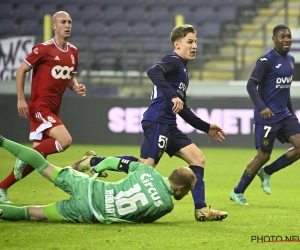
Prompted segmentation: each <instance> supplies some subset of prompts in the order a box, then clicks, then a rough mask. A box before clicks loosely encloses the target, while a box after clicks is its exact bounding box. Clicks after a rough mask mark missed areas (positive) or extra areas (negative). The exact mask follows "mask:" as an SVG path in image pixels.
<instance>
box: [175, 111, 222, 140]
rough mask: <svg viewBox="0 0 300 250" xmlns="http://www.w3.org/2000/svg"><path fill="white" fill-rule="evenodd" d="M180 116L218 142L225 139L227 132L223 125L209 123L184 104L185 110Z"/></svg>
mask: <svg viewBox="0 0 300 250" xmlns="http://www.w3.org/2000/svg"><path fill="white" fill-rule="evenodd" d="M179 115H180V117H181V118H182V119H183V120H185V121H186V122H187V123H188V124H190V125H191V126H192V127H194V128H195V129H198V130H201V131H203V132H205V133H207V134H208V135H210V136H211V137H212V138H213V139H215V140H216V141H218V142H222V141H223V140H224V139H225V137H224V136H225V135H226V133H225V132H224V131H223V129H222V128H221V127H219V126H218V125H216V124H209V123H207V122H205V121H203V120H202V119H200V118H199V117H198V116H196V115H195V113H194V112H193V111H192V110H191V109H190V108H189V107H188V106H187V105H184V107H183V110H182V111H181V112H180V113H179Z"/></svg>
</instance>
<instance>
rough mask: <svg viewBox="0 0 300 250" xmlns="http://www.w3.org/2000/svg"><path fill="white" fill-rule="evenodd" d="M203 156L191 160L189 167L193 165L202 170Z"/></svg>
mask: <svg viewBox="0 0 300 250" xmlns="http://www.w3.org/2000/svg"><path fill="white" fill-rule="evenodd" d="M205 162H206V159H205V156H204V155H203V154H201V155H199V156H197V157H195V158H193V160H192V161H191V162H190V163H189V164H190V165H194V166H201V167H203V168H204V166H205Z"/></svg>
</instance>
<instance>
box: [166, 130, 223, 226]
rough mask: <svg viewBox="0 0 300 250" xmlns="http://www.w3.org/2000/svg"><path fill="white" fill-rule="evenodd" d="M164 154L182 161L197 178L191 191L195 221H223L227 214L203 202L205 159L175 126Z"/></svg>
mask: <svg viewBox="0 0 300 250" xmlns="http://www.w3.org/2000/svg"><path fill="white" fill-rule="evenodd" d="M171 127H172V129H171V131H170V135H169V141H168V145H167V149H166V152H167V153H168V155H169V156H170V157H172V156H173V155H175V156H177V157H179V158H181V159H183V160H184V161H185V162H187V163H188V164H189V167H190V169H191V170H192V171H193V172H194V174H195V175H196V177H197V182H196V184H195V186H194V188H193V189H192V191H191V192H192V196H193V200H194V207H195V219H196V220H198V221H206V220H223V219H225V218H226V217H227V215H228V214H227V212H222V211H218V210H214V209H211V207H210V206H207V204H206V201H205V183H204V167H205V157H204V155H203V153H202V151H201V150H200V149H199V148H198V147H197V146H196V145H195V144H194V143H193V142H192V141H191V140H190V139H189V138H188V137H187V136H186V135H185V134H183V133H182V132H181V131H180V130H179V129H178V128H177V126H171Z"/></svg>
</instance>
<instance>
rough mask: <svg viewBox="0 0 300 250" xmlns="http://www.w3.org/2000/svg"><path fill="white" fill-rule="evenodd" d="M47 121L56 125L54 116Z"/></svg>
mask: <svg viewBox="0 0 300 250" xmlns="http://www.w3.org/2000/svg"><path fill="white" fill-rule="evenodd" d="M47 120H48V121H49V122H51V123H56V120H55V119H54V118H53V117H52V116H50V115H49V116H47Z"/></svg>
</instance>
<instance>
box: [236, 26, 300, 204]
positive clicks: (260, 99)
mask: <svg viewBox="0 0 300 250" xmlns="http://www.w3.org/2000/svg"><path fill="white" fill-rule="evenodd" d="M272 39H273V42H274V45H275V46H274V48H273V49H271V50H269V51H267V52H266V53H265V54H264V55H263V56H262V57H261V58H259V59H258V60H257V62H256V66H255V68H254V69H253V71H252V73H251V76H250V79H249V81H248V83H247V90H248V93H249V95H250V97H251V100H252V102H253V104H254V106H255V107H254V123H255V146H256V149H257V155H256V156H255V157H254V158H253V159H252V160H251V161H250V162H249V163H248V165H247V168H246V170H245V171H244V173H243V175H242V177H241V180H240V182H239V183H238V185H237V186H236V187H235V188H234V190H232V192H231V194H230V199H231V200H233V201H235V202H236V203H238V204H241V205H249V204H248V203H247V201H246V199H245V197H244V192H245V190H246V189H247V187H248V186H249V185H250V183H251V182H252V180H253V179H254V177H255V175H256V174H257V175H258V176H259V178H260V179H261V181H262V188H263V190H264V192H265V193H267V194H270V193H271V190H270V177H271V175H272V174H273V173H275V172H277V171H279V170H281V169H283V168H285V167H287V166H288V165H291V164H292V163H293V162H295V161H297V160H298V159H299V157H300V125H299V121H298V119H297V117H296V116H295V113H294V109H293V106H292V102H291V96H290V88H291V84H292V79H293V74H294V57H293V56H291V55H290V54H289V53H288V52H289V50H290V47H291V44H292V34H291V31H290V29H289V28H288V27H287V26H285V25H278V26H276V27H274V29H273V37H272ZM275 139H277V140H279V141H280V142H281V143H285V142H289V143H291V144H292V145H293V147H292V148H290V149H289V150H288V151H287V152H286V153H285V154H283V155H282V156H280V157H279V158H278V159H276V160H275V161H274V162H272V163H271V164H269V165H267V166H265V167H264V168H262V166H263V165H264V164H266V163H267V162H268V160H269V159H270V155H271V153H272V149H273V146H274V141H275Z"/></svg>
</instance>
